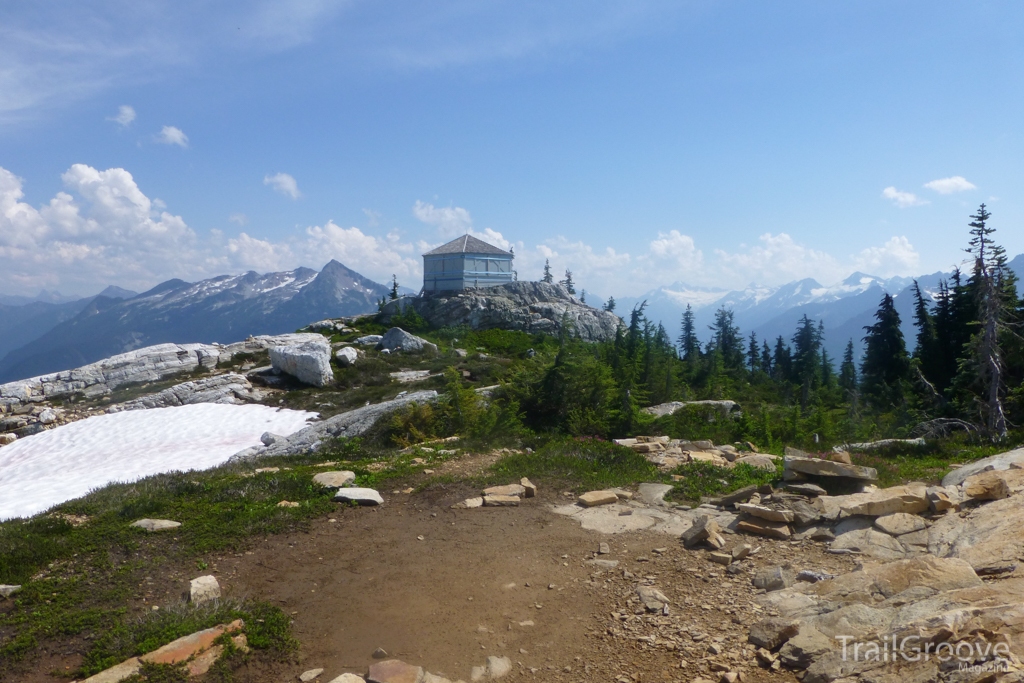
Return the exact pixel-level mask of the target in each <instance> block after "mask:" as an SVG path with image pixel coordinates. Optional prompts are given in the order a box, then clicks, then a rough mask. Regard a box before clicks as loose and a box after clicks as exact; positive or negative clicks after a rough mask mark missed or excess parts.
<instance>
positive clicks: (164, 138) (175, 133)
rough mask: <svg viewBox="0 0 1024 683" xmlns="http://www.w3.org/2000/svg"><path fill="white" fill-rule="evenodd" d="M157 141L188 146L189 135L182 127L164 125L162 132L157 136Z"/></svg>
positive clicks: (164, 143)
mask: <svg viewBox="0 0 1024 683" xmlns="http://www.w3.org/2000/svg"><path fill="white" fill-rule="evenodd" d="M156 141H157V142H159V143H160V144H163V145H177V146H178V147H188V136H187V135H185V133H184V132H183V131H182V130H181V129H180V128H175V127H174V126H164V127H163V128H161V129H160V134H159V135H157V136H156Z"/></svg>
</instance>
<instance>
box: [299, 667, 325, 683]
mask: <svg viewBox="0 0 1024 683" xmlns="http://www.w3.org/2000/svg"><path fill="white" fill-rule="evenodd" d="M323 672H324V670H323V668H322V667H321V668H319V669H310V670H309V671H303V672H302V673H300V674H299V680H300V681H302V683H309V682H310V681H311V680H313V679H314V678H316V677H317V676H319V675H320V674H322V673H323Z"/></svg>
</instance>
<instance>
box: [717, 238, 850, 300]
mask: <svg viewBox="0 0 1024 683" xmlns="http://www.w3.org/2000/svg"><path fill="white" fill-rule="evenodd" d="M715 255H716V256H717V257H718V261H719V264H718V268H719V269H720V270H718V273H717V277H713V278H711V279H710V282H709V284H718V285H720V286H727V287H728V285H727V284H724V283H727V282H729V281H730V280H731V281H732V282H734V283H742V284H744V285H745V284H746V283H749V282H758V283H760V284H766V285H777V284H782V283H784V282H789V281H791V280H798V279H802V278H807V277H811V278H814V279H816V280H819V281H824V282H831V281H832V280H834V279H837V274H838V273H839V272H840V271H841V270H842V268H841V266H840V263H839V261H838V259H836V258H835V257H834V256H832V255H831V254H828V253H826V252H824V251H819V250H817V249H812V248H810V247H806V246H804V245H802V244H800V243H798V242H797V241H796V240H794V239H793V238H792V237H791V236H790V235H788V234H787V233H784V232H781V233H779V234H777V235H773V234H771V233H765V234H763V235H761V236H760V237H759V238H758V243H757V244H755V245H753V246H751V247H747V248H745V249H744V250H743V251H738V252H734V253H730V252H727V251H725V250H722V249H716V250H715ZM723 276H724V277H723Z"/></svg>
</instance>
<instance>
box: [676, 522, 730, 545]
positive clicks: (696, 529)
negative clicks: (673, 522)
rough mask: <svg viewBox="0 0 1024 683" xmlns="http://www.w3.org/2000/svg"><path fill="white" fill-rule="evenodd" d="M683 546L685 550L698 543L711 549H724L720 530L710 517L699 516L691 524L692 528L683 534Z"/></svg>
mask: <svg viewBox="0 0 1024 683" xmlns="http://www.w3.org/2000/svg"><path fill="white" fill-rule="evenodd" d="M681 538H682V541H683V545H685V546H686V547H687V548H690V547H692V546H695V545H697V544H698V543H707V544H708V545H709V546H711V547H712V548H715V549H716V550H717V549H720V548H724V547H725V539H724V538H722V533H721V528H720V527H719V526H718V522H716V521H715V520H714V519H713V518H712V517H711V516H710V515H701V516H700V517H698V518H697V519H696V520H694V522H693V526H691V527H690V528H689V529H687V530H686V531H684V532H683V535H682V536H681Z"/></svg>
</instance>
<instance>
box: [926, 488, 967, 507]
mask: <svg viewBox="0 0 1024 683" xmlns="http://www.w3.org/2000/svg"><path fill="white" fill-rule="evenodd" d="M951 488H953V489H955V488H956V487H951ZM925 496H927V498H928V505H929V506H930V507H931V510H932V512H945V511H946V510H953V509H956V508H958V507H959V506H960V496H959V495H956V494H954V493H953V492H952V491H950V490H949V489H947V488H944V487H941V486H929V487H928V488H927V489H926V490H925Z"/></svg>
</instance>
